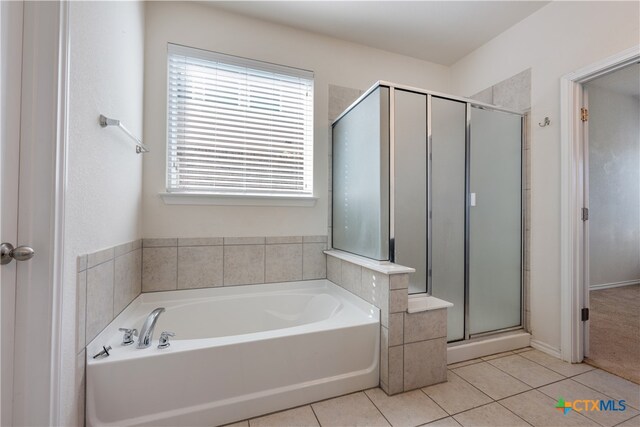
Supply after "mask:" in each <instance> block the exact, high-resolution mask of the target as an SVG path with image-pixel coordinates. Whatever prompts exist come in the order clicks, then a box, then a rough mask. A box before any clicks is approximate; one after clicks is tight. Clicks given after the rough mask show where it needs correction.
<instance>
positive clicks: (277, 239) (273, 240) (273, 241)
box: [266, 236, 302, 245]
mask: <svg viewBox="0 0 640 427" xmlns="http://www.w3.org/2000/svg"><path fill="white" fill-rule="evenodd" d="M266 242H267V245H280V244H285V243H302V236H274V237H267V240H266Z"/></svg>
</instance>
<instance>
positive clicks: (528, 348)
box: [513, 347, 533, 354]
mask: <svg viewBox="0 0 640 427" xmlns="http://www.w3.org/2000/svg"><path fill="white" fill-rule="evenodd" d="M531 350H533V347H524V348H519V349H517V350H513V352H514V353H515V354H520V353H524V352H526V351H531Z"/></svg>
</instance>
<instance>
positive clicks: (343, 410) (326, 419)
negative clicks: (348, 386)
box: [311, 392, 389, 427]
mask: <svg viewBox="0 0 640 427" xmlns="http://www.w3.org/2000/svg"><path fill="white" fill-rule="evenodd" d="M311 406H312V407H313V411H314V412H315V413H316V416H317V417H318V420H319V421H320V424H321V425H322V426H323V427H328V426H336V427H338V426H339V427H344V426H370V427H374V426H388V425H389V423H388V422H387V420H385V419H384V417H383V416H382V414H381V413H380V411H378V409H377V408H376V407H375V406H374V405H373V403H371V401H370V400H369V398H368V397H367V396H366V395H365V394H364V393H362V392H359V393H354V394H348V395H346V396H341V397H336V398H335V399H330V400H325V401H324V402H319V403H314V404H313V405H311Z"/></svg>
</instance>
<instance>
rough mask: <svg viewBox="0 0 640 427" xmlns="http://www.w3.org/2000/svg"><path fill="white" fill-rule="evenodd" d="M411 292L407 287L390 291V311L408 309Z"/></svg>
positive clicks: (395, 311)
mask: <svg viewBox="0 0 640 427" xmlns="http://www.w3.org/2000/svg"><path fill="white" fill-rule="evenodd" d="M408 303H409V293H408V292H407V290H406V289H399V290H395V291H389V313H399V312H402V311H407V305H408Z"/></svg>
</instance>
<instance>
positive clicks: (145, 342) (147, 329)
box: [138, 307, 165, 348]
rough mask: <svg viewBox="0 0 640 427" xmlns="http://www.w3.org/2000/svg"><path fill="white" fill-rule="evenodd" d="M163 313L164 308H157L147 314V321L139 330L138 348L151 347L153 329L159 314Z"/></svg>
mask: <svg viewBox="0 0 640 427" xmlns="http://www.w3.org/2000/svg"><path fill="white" fill-rule="evenodd" d="M164 311H165V310H164V307H158V308H156V309H155V310H153V311H152V312H151V313H149V315H148V316H147V319H146V320H145V321H144V325H142V329H140V336H139V337H138V348H147V347H149V346H150V345H151V340H152V339H153V329H154V328H155V327H156V322H157V321H158V317H160V313H162V312H164Z"/></svg>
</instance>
